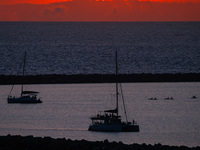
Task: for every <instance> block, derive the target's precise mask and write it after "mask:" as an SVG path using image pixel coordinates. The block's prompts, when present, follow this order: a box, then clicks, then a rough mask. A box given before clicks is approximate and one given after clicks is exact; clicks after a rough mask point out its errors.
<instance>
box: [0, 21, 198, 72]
mask: <svg viewBox="0 0 200 150" xmlns="http://www.w3.org/2000/svg"><path fill="white" fill-rule="evenodd" d="M116 50H117V51H118V54H119V58H118V59H119V73H200V22H160V23H159V22H131V23H129V22H124V23H116V22H113V23H111V22H110V23H109V22H107V23H106V22H97V23H95V22H90V23H89V22H76V23H74V22H57V23H55V22H0V74H3V75H9V74H13V75H15V74H16V72H18V71H19V69H18V68H19V66H20V63H21V60H22V58H23V54H24V51H27V69H26V71H27V72H26V74H31V75H35V74H99V73H101V74H112V73H114V69H115V68H114V51H116Z"/></svg>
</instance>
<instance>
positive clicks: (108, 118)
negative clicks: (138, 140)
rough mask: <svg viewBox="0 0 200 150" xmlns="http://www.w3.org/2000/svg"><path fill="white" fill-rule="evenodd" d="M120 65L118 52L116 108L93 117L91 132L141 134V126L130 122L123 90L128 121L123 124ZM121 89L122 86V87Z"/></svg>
mask: <svg viewBox="0 0 200 150" xmlns="http://www.w3.org/2000/svg"><path fill="white" fill-rule="evenodd" d="M117 75H118V65H117V52H116V108H115V109H111V110H105V111H104V114H103V115H101V114H97V115H96V116H93V117H91V118H90V119H91V120H92V124H91V125H90V126H89V128H88V130H89V131H101V132H139V125H137V124H136V122H135V121H134V120H133V121H132V122H128V119H127V115H126V109H125V104H124V99H123V94H122V90H121V95H122V100H123V104H124V112H125V116H126V121H125V122H122V120H121V116H120V115H119V114H118V108H119V107H118V97H119V90H118V88H119V86H118V80H117ZM120 88H121V86H120Z"/></svg>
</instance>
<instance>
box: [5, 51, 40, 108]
mask: <svg viewBox="0 0 200 150" xmlns="http://www.w3.org/2000/svg"><path fill="white" fill-rule="evenodd" d="M25 66H26V52H25V54H24V63H23V76H24V72H25ZM12 90H13V87H12V89H11V91H10V93H9V95H8V98H7V101H8V103H27V104H28V103H42V100H41V99H40V98H37V94H38V93H39V92H36V91H24V86H23V83H22V85H21V96H20V97H15V96H11V92H12Z"/></svg>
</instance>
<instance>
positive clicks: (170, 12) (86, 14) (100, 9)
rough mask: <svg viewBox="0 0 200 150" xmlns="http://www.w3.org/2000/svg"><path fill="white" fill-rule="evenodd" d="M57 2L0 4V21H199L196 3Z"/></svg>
mask: <svg viewBox="0 0 200 150" xmlns="http://www.w3.org/2000/svg"><path fill="white" fill-rule="evenodd" d="M1 1H3V0H1ZM6 1H9V0H6ZM12 1H14V0H12ZM17 1H19V0H15V2H17ZM24 1H25V0H24ZM34 1H35V2H39V1H40V2H42V0H38V1H37V0H34ZM45 1H47V0H45ZM55 1H56V2H55ZM58 1H59V0H51V1H48V2H55V3H48V4H31V3H20V4H13V5H0V21H200V3H195V4H194V3H174V2H171V1H168V2H171V3H167V2H166V1H165V3H162V2H160V3H158V2H150V1H147V0H140V1H139V0H68V1H66V0H65V1H64V2H58ZM152 1H153V0H152ZM154 1H155V0H154ZM26 2H27V1H26ZM29 2H30V1H29ZM176 2H178V1H176Z"/></svg>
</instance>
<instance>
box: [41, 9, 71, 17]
mask: <svg viewBox="0 0 200 150" xmlns="http://www.w3.org/2000/svg"><path fill="white" fill-rule="evenodd" d="M66 9H67V8H64V7H55V8H47V9H45V10H44V15H45V16H60V15H64V13H65V10H66Z"/></svg>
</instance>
